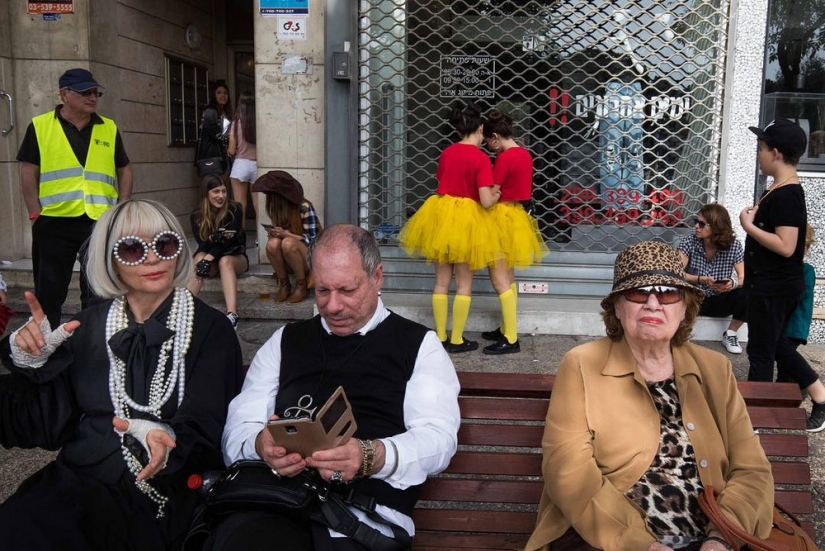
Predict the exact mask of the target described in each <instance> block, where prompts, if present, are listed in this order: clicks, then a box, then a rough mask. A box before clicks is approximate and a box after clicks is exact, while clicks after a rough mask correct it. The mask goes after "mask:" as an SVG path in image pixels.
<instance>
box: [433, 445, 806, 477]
mask: <svg viewBox="0 0 825 551" xmlns="http://www.w3.org/2000/svg"><path fill="white" fill-rule="evenodd" d="M771 470H772V471H773V478H774V482H775V483H776V484H806V485H807V484H810V483H811V469H810V467H809V465H808V464H807V463H803V462H801V461H772V462H771ZM444 472H445V473H449V474H465V475H496V476H502V475H503V476H541V454H538V453H501V452H477V451H459V452H458V453H456V454H455V456H453V459H452V461H450V465H449V467H447V469H446V470H445V471H444ZM425 484H426V483H425Z"/></svg>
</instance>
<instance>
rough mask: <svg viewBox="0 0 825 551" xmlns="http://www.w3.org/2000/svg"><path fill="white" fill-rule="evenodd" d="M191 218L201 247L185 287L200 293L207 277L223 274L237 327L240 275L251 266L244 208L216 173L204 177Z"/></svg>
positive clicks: (228, 306) (228, 309) (230, 313)
mask: <svg viewBox="0 0 825 551" xmlns="http://www.w3.org/2000/svg"><path fill="white" fill-rule="evenodd" d="M189 219H190V221H191V223H192V235H194V236H195V240H196V241H197V242H198V250H197V251H195V256H194V262H195V275H194V277H193V278H192V279H191V280H190V281H189V283H188V284H187V286H186V287H187V288H188V289H189V290H190V291H191V292H192V294H193V295H197V294H198V293H199V292H200V290H201V287H202V286H203V280H204V278H207V277H213V276H215V275H218V274H220V276H221V287H223V297H224V300H225V301H226V317H227V318H229V321H231V322H232V327H234V328H235V329H237V328H238V314H237V313H236V312H237V309H238V308H237V306H238V276H239V275H240V274H242V273H244V272H245V271H247V270H248V269H249V258H247V256H246V233H244V230H243V208H242V207H241V204H240V203H237V202H235V201H232V200H231V199H229V197H228V196H227V192H226V184H225V183H224V181H223V179H222V178H221V177H220V176H218V175H214V174H213V175H209V176H205V177H204V178H203V180H202V182H201V204H200V206H199V207H198V209H197V210H196V211H195V212H193V213H192V215H191V216H190V218H189Z"/></svg>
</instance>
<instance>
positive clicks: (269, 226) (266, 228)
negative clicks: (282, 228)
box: [261, 223, 275, 231]
mask: <svg viewBox="0 0 825 551" xmlns="http://www.w3.org/2000/svg"><path fill="white" fill-rule="evenodd" d="M261 225H262V226H263V227H264V229H265V230H266V231H270V230H273V229H275V226H273V225H272V224H263V223H261Z"/></svg>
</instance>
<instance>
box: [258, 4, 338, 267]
mask: <svg viewBox="0 0 825 551" xmlns="http://www.w3.org/2000/svg"><path fill="white" fill-rule="evenodd" d="M256 4H257V3H256ZM324 5H325V2H310V15H309V18H308V21H307V27H306V28H307V39H306V40H279V39H278V36H277V24H278V18H277V17H261V16H260V15H259V14H258V13H257V10H256V13H255V15H254V18H255V107H256V112H257V118H258V136H257V138H258V175H261V174H265V173H266V172H268V171H270V170H275V169H280V170H286V171H287V172H289V173H290V174H292V175H293V176H294V177H295V178H296V179H298V181H300V182H301V184H302V185H303V187H304V195H305V196H306V197H307V198H308V199H309V200H310V201H312V203H313V205H314V206H315V209H316V210H317V212H318V215H319V216H320V217H321V221H322V222H323V220H324V212H323V210H324V70H325V67H324V65H323V63H324ZM256 7H257V6H256ZM286 56H308V57H312V61H313V72H312V74H311V75H284V74H282V73H281V63H282V60H283V58H284V57H286ZM255 195H258V197H256V198H255V200H256V209H257V212H258V213H260V214H259V216H261V217H262V218H264V219H267V216H266V214H265V212H266V208H265V206H266V205H265V203H266V202H265V198H264V196H263V194H255ZM258 241H259V242H260V243H264V242H265V241H266V236H265V234H264V232H263V229H262V228H261V226H260V224H259V225H258ZM260 252H261V260H262V261H263V262H266V254H265V251H264V247H260Z"/></svg>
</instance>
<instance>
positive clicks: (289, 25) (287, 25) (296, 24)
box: [284, 19, 301, 33]
mask: <svg viewBox="0 0 825 551" xmlns="http://www.w3.org/2000/svg"><path fill="white" fill-rule="evenodd" d="M284 30H285V31H291V32H295V33H297V32H298V31H300V30H301V22H300V21H292V20H291V19H287V20H286V21H284Z"/></svg>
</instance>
